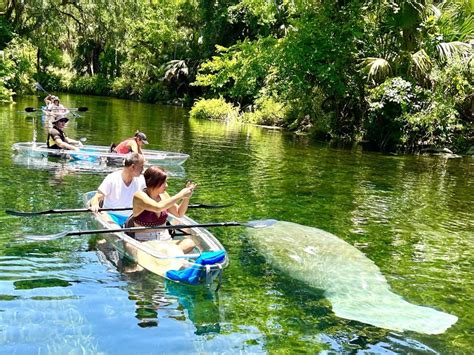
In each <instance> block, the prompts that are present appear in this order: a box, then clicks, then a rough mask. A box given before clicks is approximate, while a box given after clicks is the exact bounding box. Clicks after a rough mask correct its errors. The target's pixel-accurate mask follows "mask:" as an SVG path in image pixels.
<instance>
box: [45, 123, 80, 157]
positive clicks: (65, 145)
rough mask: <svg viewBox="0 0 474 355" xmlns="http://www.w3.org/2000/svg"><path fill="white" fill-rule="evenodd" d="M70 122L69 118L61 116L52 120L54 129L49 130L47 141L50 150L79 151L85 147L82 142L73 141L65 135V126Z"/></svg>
mask: <svg viewBox="0 0 474 355" xmlns="http://www.w3.org/2000/svg"><path fill="white" fill-rule="evenodd" d="M68 121H69V118H67V117H61V116H59V117H55V118H53V119H52V124H53V127H52V128H51V129H50V130H49V132H48V138H47V140H46V144H47V145H48V148H51V149H68V150H79V147H82V146H83V145H82V143H81V142H80V141H76V140H74V139H71V138H69V137H68V136H67V135H66V133H64V126H65V125H66V123H67V122H68Z"/></svg>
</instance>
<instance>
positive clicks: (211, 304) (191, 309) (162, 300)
mask: <svg viewBox="0 0 474 355" xmlns="http://www.w3.org/2000/svg"><path fill="white" fill-rule="evenodd" d="M111 238H113V237H105V238H100V239H97V240H94V241H92V242H91V244H90V247H91V248H93V249H95V250H96V252H97V255H98V258H99V260H100V261H101V262H102V263H104V264H105V265H107V266H108V269H109V270H111V271H113V270H116V271H118V272H120V273H121V274H122V275H123V276H124V278H125V279H126V281H127V284H128V286H127V292H128V293H129V297H128V298H129V299H130V300H132V301H134V302H135V305H136V316H135V317H136V318H137V320H138V322H137V325H138V326H139V327H142V328H148V327H159V325H160V324H159V323H160V318H163V317H167V318H170V319H174V320H176V321H186V320H190V321H191V322H192V323H193V325H194V327H195V331H194V334H196V335H204V334H211V333H219V332H220V318H221V311H220V309H219V299H218V296H217V294H216V293H214V292H213V291H211V290H210V289H208V288H206V287H193V286H188V285H181V284H177V283H175V282H172V281H169V280H165V279H162V278H160V277H158V276H156V275H153V274H151V273H150V272H148V271H146V270H144V269H143V268H142V267H141V266H140V265H138V264H136V263H135V262H133V261H131V260H129V259H127V258H125V257H123V256H122V255H121V252H120V251H119V250H118V249H117V247H116V243H114V242H113V241H112V240H111ZM160 312H161V313H163V315H161V316H160Z"/></svg>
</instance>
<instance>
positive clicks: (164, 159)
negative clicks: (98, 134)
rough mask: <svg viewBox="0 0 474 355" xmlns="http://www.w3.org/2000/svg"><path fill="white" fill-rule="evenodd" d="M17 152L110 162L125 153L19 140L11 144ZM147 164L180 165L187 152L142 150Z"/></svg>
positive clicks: (121, 159) (96, 147)
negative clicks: (67, 147) (49, 146)
mask: <svg viewBox="0 0 474 355" xmlns="http://www.w3.org/2000/svg"><path fill="white" fill-rule="evenodd" d="M12 149H13V150H14V151H16V152H17V153H19V154H24V155H28V156H56V157H60V158H65V159H75V160H86V161H99V160H106V162H107V163H110V164H114V163H115V164H121V163H122V161H123V159H124V157H125V155H124V154H118V153H112V152H110V148H109V147H106V146H98V145H85V146H84V147H83V148H80V150H65V149H51V148H48V147H47V146H46V143H38V142H19V143H15V144H13V146H12ZM142 152H143V155H144V156H145V160H146V162H147V163H148V164H156V165H181V164H183V163H184V162H185V161H186V159H188V158H189V155H188V154H184V153H177V152H166V151H160V150H150V149H144V150H142Z"/></svg>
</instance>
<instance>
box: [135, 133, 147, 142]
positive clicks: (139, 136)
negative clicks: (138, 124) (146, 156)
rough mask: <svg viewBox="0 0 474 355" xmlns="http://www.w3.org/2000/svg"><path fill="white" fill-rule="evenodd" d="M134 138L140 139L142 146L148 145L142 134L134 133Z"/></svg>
mask: <svg viewBox="0 0 474 355" xmlns="http://www.w3.org/2000/svg"><path fill="white" fill-rule="evenodd" d="M135 138H138V139H140V140H141V141H142V142H143V143H144V144H148V140H147V139H146V134H145V133H143V132H137V133H135Z"/></svg>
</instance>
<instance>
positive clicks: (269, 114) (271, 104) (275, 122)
mask: <svg viewBox="0 0 474 355" xmlns="http://www.w3.org/2000/svg"><path fill="white" fill-rule="evenodd" d="M286 115H287V112H286V109H285V105H284V104H282V103H279V102H277V101H275V100H274V99H273V98H270V97H261V98H259V99H257V100H255V107H254V110H253V111H252V112H244V113H243V114H242V117H241V119H242V121H243V122H247V123H253V124H259V125H268V126H281V125H282V123H283V121H284V120H285V118H286Z"/></svg>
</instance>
